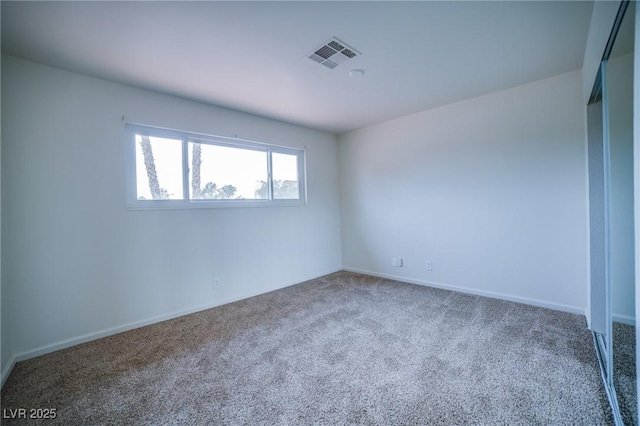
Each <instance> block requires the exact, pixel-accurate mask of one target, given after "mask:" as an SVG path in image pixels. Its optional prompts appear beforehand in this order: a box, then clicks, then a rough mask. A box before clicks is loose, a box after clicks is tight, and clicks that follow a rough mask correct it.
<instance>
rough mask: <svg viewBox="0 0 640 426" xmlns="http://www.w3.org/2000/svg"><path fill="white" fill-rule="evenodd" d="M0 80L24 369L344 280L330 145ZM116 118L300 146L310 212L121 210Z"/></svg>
mask: <svg viewBox="0 0 640 426" xmlns="http://www.w3.org/2000/svg"><path fill="white" fill-rule="evenodd" d="M2 68H3V69H2V92H3V93H2V95H3V96H2V103H3V104H2V110H3V117H2V119H3V126H2V132H3V145H2V161H3V174H4V176H3V183H4V188H3V193H2V196H3V203H2V204H3V218H2V219H3V221H4V223H5V225H6V226H5V228H4V232H3V234H2V245H3V249H4V250H3V258H2V264H3V265H2V267H3V273H4V280H3V285H4V284H8V285H10V286H11V287H12V289H13V294H12V295H11V296H12V297H11V304H12V320H13V339H14V347H13V351H14V352H15V353H17V354H19V355H20V354H21V355H20V356H19V357H18V358H19V359H21V358H25V357H28V356H32V355H35V354H38V353H42V352H47V351H50V350H53V349H57V348H60V347H64V346H68V345H71V344H73V343H78V342H80V341H82V340H85V339H90V338H94V337H97V336H99V335H101V334H105V333H110V332H113V331H115V330H123V329H127V328H129V327H133V326H136V325H140V324H144V323H147V322H152V321H155V320H158V319H161V318H166V317H170V316H173V315H175V314H177V313H185V312H190V311H193V310H196V309H199V308H201V307H204V306H211V305H216V304H219V303H222V302H225V301H230V300H234V299H238V298H242V297H245V296H248V295H253V294H257V293H262V292H265V291H268V290H271V289H274V288H277V287H282V286H284V285H290V284H294V283H298V282H300V281H303V280H305V279H308V278H312V277H317V276H320V275H324V274H326V273H330V272H333V271H336V270H339V269H341V251H340V213H339V195H338V194H339V189H338V171H337V142H336V137H335V136H333V135H331V134H327V133H323V132H318V131H314V130H309V129H305V128H301V127H297V126H292V125H288V124H284V123H280V122H275V121H271V120H267V119H262V118H258V117H255V116H251V115H247V114H243V113H239V112H233V111H228V110H224V109H220V108H214V107H210V106H205V105H202V104H197V103H194V102H190V101H186V100H181V99H177V98H173V97H169V96H165V95H160V94H155V93H151V92H147V91H143V90H138V89H134V88H130V87H126V86H122V85H117V84H113V83H109V82H106V81H102V80H98V79H93V78H88V77H84V76H80V75H77V74H72V73H69V72H66V71H62V70H58V69H55V68H49V67H45V66H41V65H37V64H34V63H31V62H26V61H23V60H19V59H16V58H14V57H10V56H5V57H3V60H2ZM122 116H126V117H127V119H128V120H130V121H133V122H138V123H144V124H149V125H155V126H161V127H167V128H174V129H182V130H189V131H194V132H201V133H207V134H215V135H221V136H233V135H234V134H235V135H238V137H240V138H242V139H248V140H255V141H262V142H266V143H274V144H279V145H285V146H291V147H298V148H301V147H304V146H305V145H307V146H309V150H308V156H307V177H308V199H309V202H308V205H306V206H302V207H300V206H298V207H281V208H275V207H274V208H229V209H196V210H188V211H185V210H168V211H167V210H165V211H129V210H127V208H126V196H125V166H124V164H125V140H124V124H123V122H122V121H121V119H122ZM213 277H219V278H220V279H221V288H220V289H219V290H216V292H214V291H213V289H212V279H213ZM3 298H4V296H3ZM3 324H4V321H3ZM3 335H4V333H3ZM3 359H4V358H3Z"/></svg>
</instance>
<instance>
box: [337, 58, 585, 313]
mask: <svg viewBox="0 0 640 426" xmlns="http://www.w3.org/2000/svg"><path fill="white" fill-rule="evenodd" d="M584 141H585V127H584V105H583V103H582V81H581V71H580V70H578V71H574V72H571V73H567V74H563V75H560V76H556V77H552V78H549V79H546V80H542V81H538V82H534V83H531V84H527V85H524V86H520V87H516V88H513V89H509V90H505V91H501V92H497V93H493V94H489V95H486V96H482V97H478V98H474V99H470V100H466V101H463V102H459V103H456V104H452V105H448V106H445V107H442V108H438V109H434V110H430V111H425V112H422V113H418V114H415V115H411V116H408V117H403V118H400V119H397V120H393V121H389V122H386V123H382V124H378V125H374V126H371V127H367V128H364V129H361V130H357V131H354V132H351V133H347V134H345V135H342V136H340V137H339V159H340V173H341V178H340V185H341V191H342V193H341V205H342V251H343V265H344V267H345V268H346V269H351V270H358V271H366V272H369V273H373V274H376V275H382V276H395V277H399V278H402V279H406V280H409V281H413V282H418V283H428V284H431V285H436V286H442V287H449V288H454V289H459V290H463V291H468V292H472V293H478V294H487V295H494V296H498V297H503V298H506V299H512V300H521V301H526V302H529V303H532V304H537V305H542V306H550V307H554V308H557V309H564V310H568V311H572V312H580V313H584V312H585V309H586V297H587V292H586V289H587V252H586V247H587V232H586V216H585V210H586V182H585V162H584V159H585V145H584ZM394 256H398V257H403V258H404V262H405V265H404V267H402V268H393V267H391V258H392V257H394ZM426 260H431V261H433V271H432V272H428V271H426V270H425V261H426Z"/></svg>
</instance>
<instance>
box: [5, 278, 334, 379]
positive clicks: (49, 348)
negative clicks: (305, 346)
mask: <svg viewBox="0 0 640 426" xmlns="http://www.w3.org/2000/svg"><path fill="white" fill-rule="evenodd" d="M341 270H342V268H338V269H332V270H330V271H328V272H325V273H322V274H319V275H314V276H311V277H308V278H302V279H300V280H299V281H296V282H289V283H285V284H282V285H276V286H273V287H269V288H267V289H262V290H260V291H254V292H248V293H244V294H241V295H239V296H234V297H230V298H227V299H222V300H217V301H215V302H214V303H209V304H205V305H200V306H197V307H194V308H188V309H183V310H180V311H176V312H172V313H170V314H165V315H158V316H155V317H151V318H148V319H145V320H140V321H134V322H131V323H128V324H124V325H121V326H117V327H111V328H107V329H104V330H100V331H97V332H93V333H87V334H84V335H82V336H78V337H72V338H70V339H66V340H62V341H59V342H55V343H51V344H48V345H44V346H40V347H38V348H35V349H32V350H29V351H25V352H21V353H18V354H15V355H14V357H13V359H12V362H13V364H12V365H11V368H8V369H7V370H8V372H7V377H8V376H9V373H10V372H11V370H12V369H13V365H15V363H16V362H20V361H25V360H27V359H30V358H35V357H37V356H40V355H45V354H48V353H51V352H55V351H59V350H61V349H66V348H69V347H71V346H76V345H79V344H82V343H86V342H90V341H92V340H96V339H100V338H102V337H107V336H112V335H114V334H119V333H123V332H125V331H129V330H133V329H136V328H140V327H144V326H147V325H151V324H156V323H159V322H163V321H167V320H170V319H174V318H178V317H181V316H184V315H189V314H193V313H196V312H200V311H204V310H207V309H211V308H215V307H216V306H222V305H226V304H228V303H233V302H237V301H238V300H242V299H247V298H249V297H254V296H259V295H261V294H265V293H269V292H271V291H275V290H280V289H282V288H285V287H290V286H292V285H296V284H300V283H303V282H305V281H309V280H313V279H316V278H320V277H323V276H325V275H329V274H332V273H334V272H339V271H341ZM5 379H6V377H5V372H4V371H3V372H2V380H3V383H4V380H5Z"/></svg>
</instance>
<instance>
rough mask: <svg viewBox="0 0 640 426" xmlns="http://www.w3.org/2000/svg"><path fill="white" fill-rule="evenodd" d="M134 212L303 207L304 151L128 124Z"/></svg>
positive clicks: (130, 203)
mask: <svg viewBox="0 0 640 426" xmlns="http://www.w3.org/2000/svg"><path fill="white" fill-rule="evenodd" d="M126 128H127V143H128V150H127V152H128V157H129V162H128V164H129V195H128V203H129V206H130V207H133V208H190V207H238V206H267V205H299V204H303V203H304V202H305V199H306V197H305V195H306V194H305V191H304V189H305V177H304V176H305V174H304V151H303V150H299V149H293V148H285V147H280V146H275V145H267V144H262V143H257V142H248V141H240V140H235V139H228V138H223V137H217V136H205V135H199V134H192V133H187V132H179V131H173V130H165V129H158V128H154V127H146V126H140V125H134V124H127V125H126Z"/></svg>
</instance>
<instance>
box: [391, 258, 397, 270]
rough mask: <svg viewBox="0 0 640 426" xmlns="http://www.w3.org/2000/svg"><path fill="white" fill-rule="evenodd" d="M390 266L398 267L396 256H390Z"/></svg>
mask: <svg viewBox="0 0 640 426" xmlns="http://www.w3.org/2000/svg"><path fill="white" fill-rule="evenodd" d="M391 266H393V267H394V268H397V267H398V258H397V257H392V258H391Z"/></svg>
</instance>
